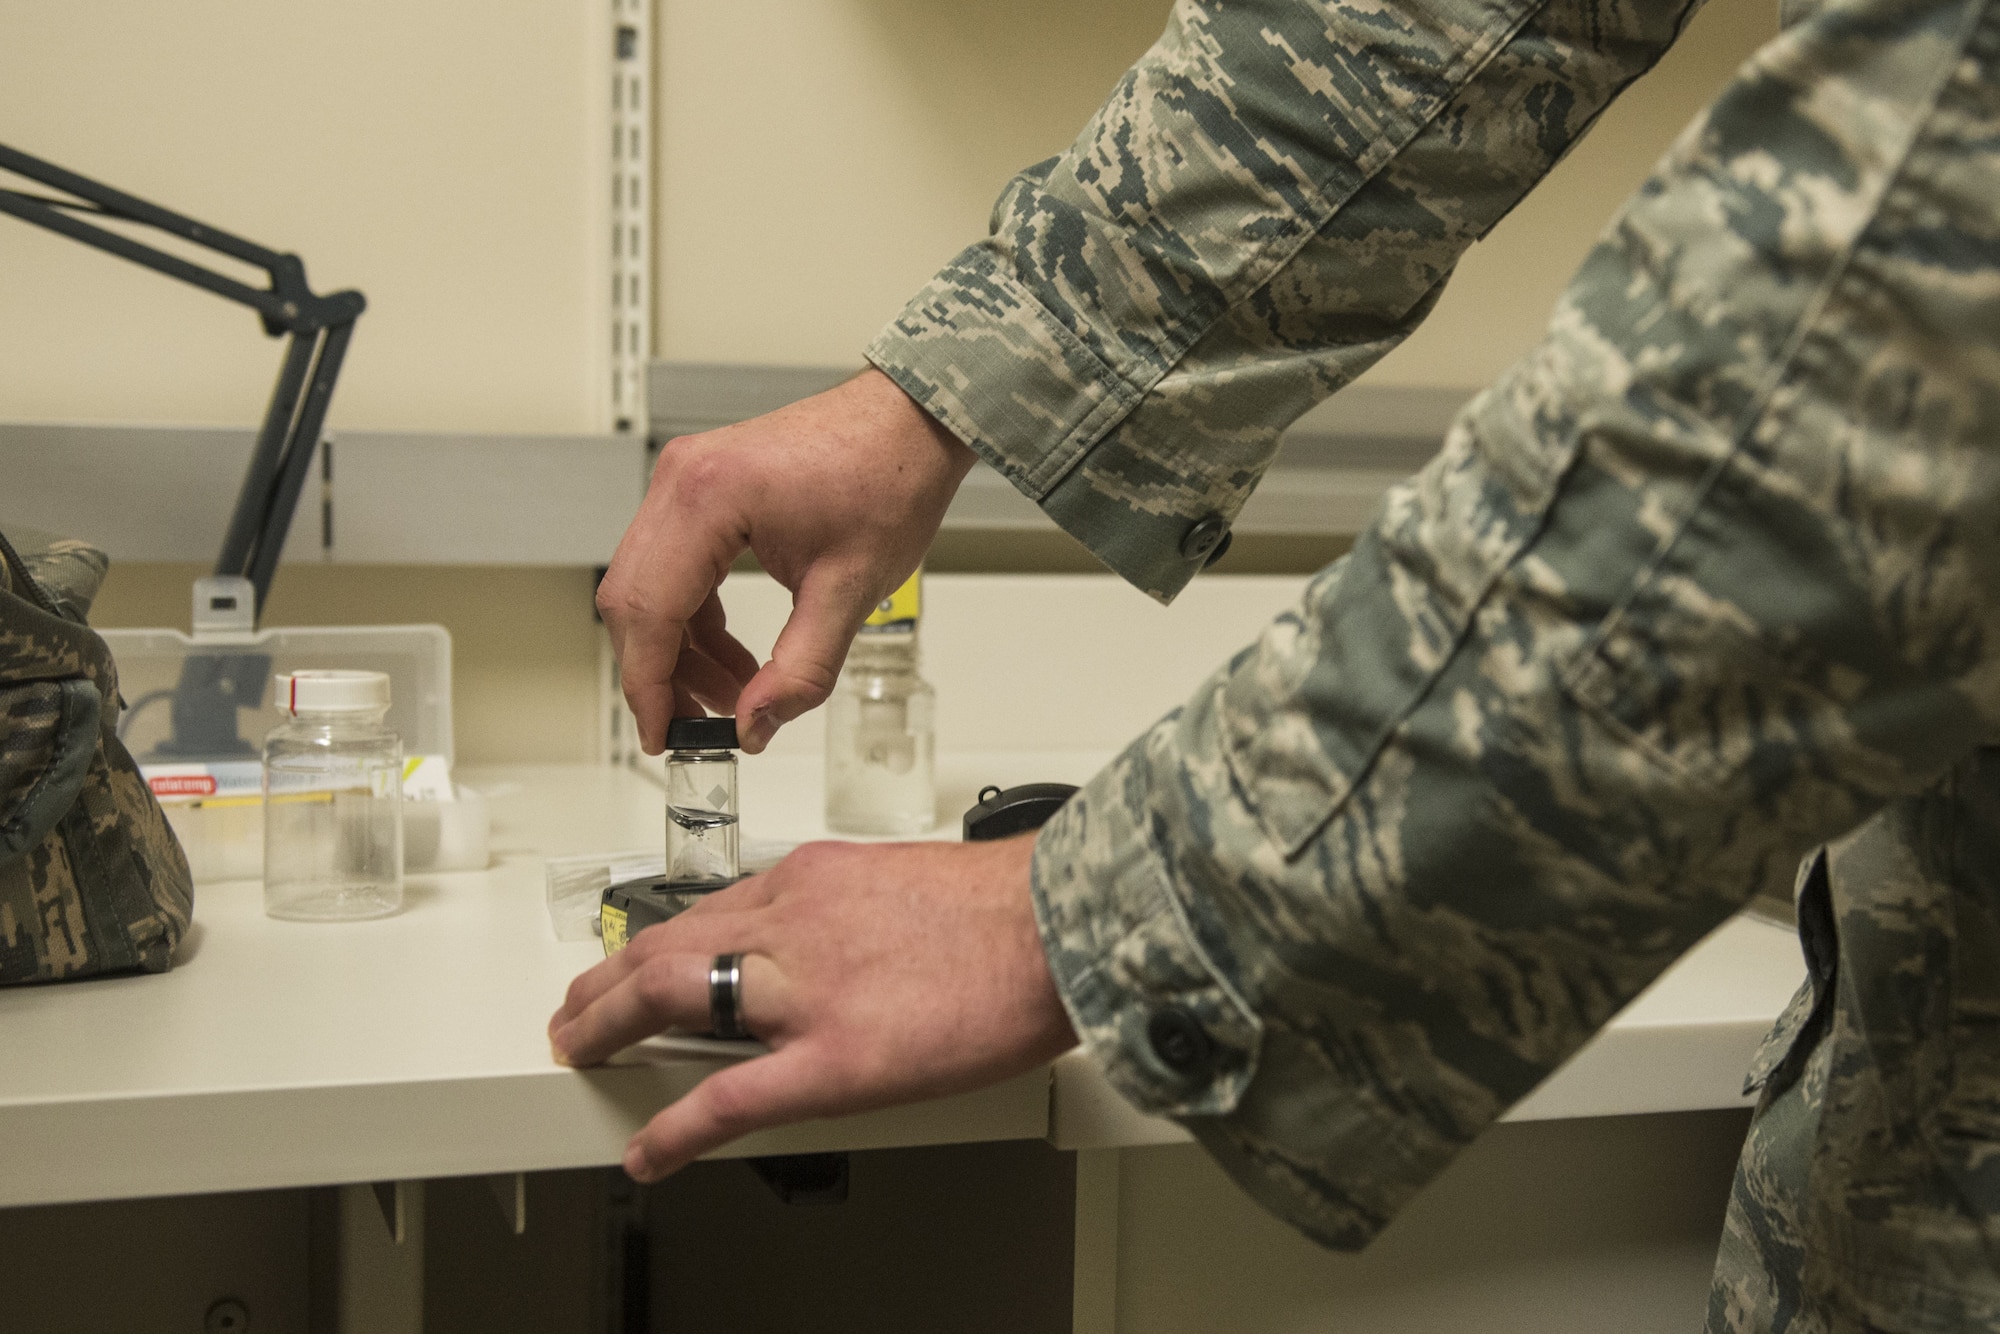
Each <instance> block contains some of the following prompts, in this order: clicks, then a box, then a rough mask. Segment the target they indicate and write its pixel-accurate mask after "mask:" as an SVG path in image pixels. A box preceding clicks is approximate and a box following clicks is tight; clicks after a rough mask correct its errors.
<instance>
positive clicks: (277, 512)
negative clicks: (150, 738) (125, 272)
mask: <svg viewBox="0 0 2000 1334" xmlns="http://www.w3.org/2000/svg"><path fill="white" fill-rule="evenodd" d="M0 171H7V172H11V173H13V174H14V175H16V176H22V177H25V178H27V179H28V180H31V181H35V182H37V183H39V184H41V185H43V186H47V187H49V188H51V189H54V190H59V191H61V192H62V194H63V195H65V196H68V197H67V198H59V197H53V196H49V195H43V194H36V193H31V192H28V191H22V190H14V189H4V188H0V213H11V214H12V215H14V216H15V217H17V218H19V219H21V220H22V221H23V222H29V223H33V224H34V225H35V226H37V227H45V228H47V229H48V230H49V231H52V232H59V233H61V234H62V235H64V236H67V237H69V238H71V239H72V240H76V241H81V242H83V243H84V244H85V245H88V246H95V247H96V248H97V249H99V250H102V251H105V252H107V253H108V254H113V255H117V256H119V257H120V258H122V259H128V260H131V261H132V262H133V263H135V264H142V265H144V266H145V267H147V268H149V269H152V270H154V271H155V272H157V273H164V274H166V275H167V276H168V277H170V278H178V279H180V280H181V281H182V282H185V283H192V284H193V285H194V286H196V287H199V288H202V289H204V290H205V291H209V292H213V293H215V294H216V295H217V296H220V297H225V298H227V299H228V300H231V301H234V302H236V303H238V304H239V305H245V306H248V307H250V308H251V309H252V310H254V311H256V312H257V314H258V315H259V316H261V317H262V319H263V322H264V331H265V332H266V333H268V334H270V335H271V336H272V337H274V338H275V337H279V336H282V335H287V334H288V335H290V337H291V343H290V346H288V347H287V348H286V350H285V360H284V363H283V365H281V366H280V367H279V369H278V383H277V386H276V387H275V388H274V389H273V390H272V392H271V402H270V406H269V407H268V408H266V409H265V412H264V424H263V426H262V427H261V428H260V429H259V430H258V432H257V444H256V447H255V449H254V450H252V452H251V455H250V466H249V469H248V470H247V471H246V472H245V473H244V477H243V489H242V491H241V492H240V493H238V495H237V498H236V508H235V510H234V511H233V512H232V513H231V514H230V518H229V530H228V533H227V534H226V535H225V536H224V538H223V542H222V554H221V556H220V557H219V558H218V559H217V560H216V563H215V573H216V574H218V575H234V576H238V577H241V578H245V579H248V580H249V581H250V583H251V586H252V587H253V588H254V589H255V599H256V605H255V607H254V608H253V624H254V618H255V617H256V616H261V615H262V613H263V609H264V598H265V595H266V594H267V593H269V592H270V589H271V579H272V577H273V576H274V575H275V574H276V573H277V569H278V557H279V554H280V553H281V552H282V551H283V550H284V546H285V534H286V533H287V532H288V531H289V530H290V528H291V524H292V514H293V512H294V511H295V510H296V509H297V508H298V502H299V496H300V494H301V493H302V492H303V491H304V489H305V483H306V477H307V474H308V473H309V472H310V470H311V465H312V455H313V448H314V446H315V445H316V444H317V443H318V441H319V436H320V430H321V428H322V427H323V426H324V425H325V424H326V410H327V405H328V403H329V402H330V401H331V400H332V398H333V384H334V381H335V379H336V378H338V377H339V375H340V363H341V361H342V359H343V358H344V357H345V356H346V355H347V343H348V340H349V339H350V338H352V337H353V335H354V322H355V320H356V319H358V318H359V317H360V315H361V312H362V311H363V310H364V309H365V308H366V306H367V302H366V300H365V299H364V298H363V297H362V295H361V293H359V292H351V291H350V292H332V293H329V294H327V295H325V296H320V295H317V294H315V293H314V292H313V290H312V289H311V288H309V287H308V286H306V267H305V263H304V261H302V260H301V259H300V258H299V257H298V256H297V255H286V254H280V253H278V252H277V251H275V250H269V249H266V248H265V247H263V246H260V245H258V244H256V243H255V242H253V241H246V240H244V239H243V238H242V237H240V236H232V235H231V234H230V233H228V232H225V231H222V230H221V229H220V228H216V227H210V226H209V225H207V224H206V223H201V222H196V221H195V220H194V219H193V218H188V217H183V216H182V215H180V214H178V213H175V212H173V211H171V210H169V209H164V208H161V207H160V206H158V205H157V204H149V203H147V202H146V201H145V200H143V199H137V198H134V197H133V196H131V195H128V194H126V193H124V192H123V191H121V190H114V189H112V188H111V187H109V186H107V185H100V184H99V183H98V182H96V181H93V180H90V179H89V178H88V177H84V176H79V175H77V174H76V173H75V172H73V171H66V170H64V169H63V168H61V167H58V166H56V165H55V164H54V163H50V162H44V161H42V160H41V159H40V158H36V157H31V156H29V155H28V154H26V153H23V152H20V151H18V150H16V149H13V148H9V147H7V146H6V145H5V144H0ZM92 218H102V219H114V220H117V221H120V222H125V223H137V224H140V225H143V226H146V227H150V228H153V229H155V230H157V231H160V232H163V233H165V234H167V235H169V236H173V237H176V238H178V239H179V240H181V241H185V242H189V243H191V244H193V245H197V246H201V247H204V248H206V249H209V250H213V251H215V252H216V253H217V254H221V255H227V256H228V257H229V258H231V259H234V260H237V261H240V262H241V263H244V264H248V265H251V266H253V267H255V268H259V269H262V270H263V271H264V272H265V273H266V274H268V275H269V277H270V286H269V287H267V288H258V287H252V286H249V285H248V284H246V283H243V282H240V281H238V280H237V279H235V278H232V277H230V276H228V275H227V274H223V273H217V272H214V271H213V270H210V269H205V268H203V267H202V266H201V265H199V264H195V263H193V262H191V261H189V260H186V259H183V258H181V257H180V256H179V255H176V254H172V253H170V252H168V251H165V250H160V249H157V248H156V247H154V246H150V245H147V244H146V243H145V242H143V241H138V240H134V239H133V238H132V237H130V236H128V235H126V234H125V233H124V232H121V231H113V230H111V229H109V228H106V227H102V226H99V225H98V224H97V223H96V222H93V221H91V220H90V219H92ZM239 659H240V660H241V661H238V660H239ZM254 659H256V655H252V654H244V653H237V654H224V655H210V656H209V657H208V658H206V659H204V658H196V657H191V658H190V659H189V661H188V672H187V673H185V674H184V675H183V678H182V681H181V686H180V688H179V689H178V690H177V691H176V692H175V700H174V715H175V717H174V739H173V741H172V742H171V743H169V745H168V746H167V747H163V749H169V750H174V751H179V752H181V753H187V754H201V753H216V751H217V749H218V748H219V749H220V750H221V751H224V752H226V751H230V750H241V749H244V748H245V747H244V745H243V743H242V742H241V741H240V740H239V739H238V738H237V736H236V708H237V707H238V706H239V704H240V705H253V706H254V705H255V704H256V703H257V700H258V698H260V697H261V692H262V690H263V680H262V677H263V675H264V673H265V671H267V670H268V667H269V663H268V660H263V661H262V665H261V666H259V665H257V662H256V661H253V660H254ZM204 663H205V664H206V665H198V664H204ZM199 675H205V676H206V677H207V678H208V679H207V681H206V683H205V684H204V683H201V682H198V681H197V680H196V679H195V678H196V677H197V676H199ZM246 691H249V692H256V693H253V694H251V695H250V697H249V698H247V699H244V698H241V696H242V695H243V694H244V693H245V692H246Z"/></svg>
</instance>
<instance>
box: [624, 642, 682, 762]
mask: <svg viewBox="0 0 2000 1334" xmlns="http://www.w3.org/2000/svg"><path fill="white" fill-rule="evenodd" d="M685 638H686V628H685V627H684V626H683V625H682V624H681V623H680V622H679V621H662V622H653V623H646V622H643V621H627V622H626V623H625V634H624V646H623V647H622V648H621V649H620V651H619V654H618V673H619V684H620V685H622V686H623V687H624V690H625V704H626V707H628V708H629V709H631V710H632V719H633V722H634V723H635V724H636V725H637V729H638V733H639V749H641V750H643V751H645V752H646V754H648V755H658V754H659V753H660V752H661V751H663V750H665V749H666V748H667V723H668V721H669V720H670V718H671V717H672V714H673V711H674V708H675V702H674V664H675V663H676V662H677V661H678V660H679V658H680V652H681V642H682V640H683V639H685Z"/></svg>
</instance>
